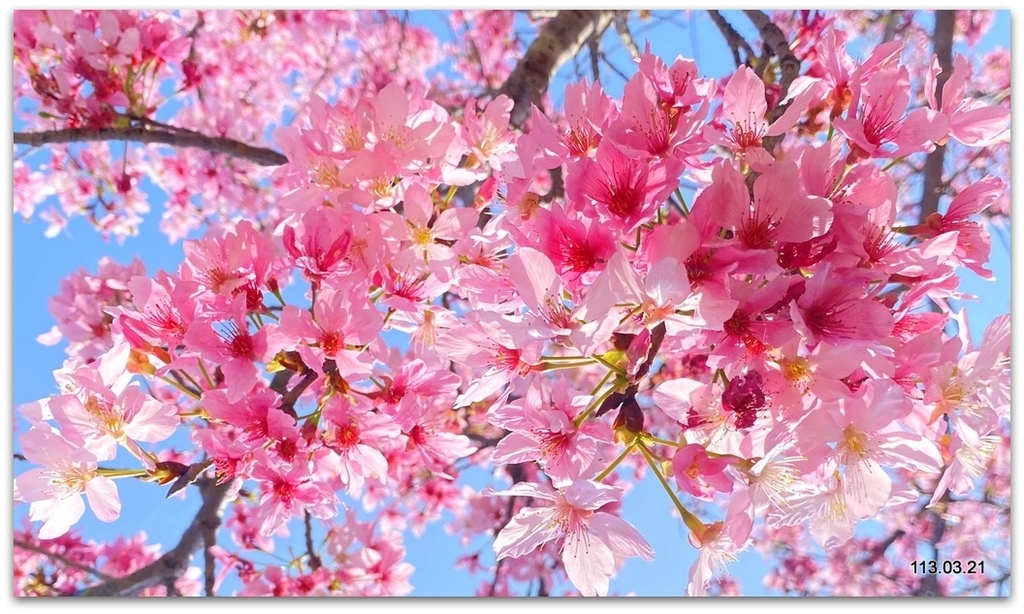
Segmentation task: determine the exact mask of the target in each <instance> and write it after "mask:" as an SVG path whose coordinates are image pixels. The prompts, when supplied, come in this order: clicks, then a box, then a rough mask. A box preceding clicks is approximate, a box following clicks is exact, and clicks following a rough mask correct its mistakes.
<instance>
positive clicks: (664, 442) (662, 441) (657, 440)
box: [644, 435, 680, 448]
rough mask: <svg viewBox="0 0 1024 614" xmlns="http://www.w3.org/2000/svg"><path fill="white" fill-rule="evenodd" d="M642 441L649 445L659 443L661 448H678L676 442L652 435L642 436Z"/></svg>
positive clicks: (678, 444)
mask: <svg viewBox="0 0 1024 614" xmlns="http://www.w3.org/2000/svg"><path fill="white" fill-rule="evenodd" d="M644 439H646V440H647V441H650V442H651V443H660V444H661V445H663V446H671V447H673V448H678V447H679V446H680V443H679V442H678V441H669V440H668V439H662V438H661V437H655V436H653V435H644Z"/></svg>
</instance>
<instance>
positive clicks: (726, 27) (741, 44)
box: [708, 10, 757, 68]
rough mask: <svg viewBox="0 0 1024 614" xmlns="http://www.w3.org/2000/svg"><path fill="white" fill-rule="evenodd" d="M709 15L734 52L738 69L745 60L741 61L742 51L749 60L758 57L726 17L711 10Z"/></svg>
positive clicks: (733, 57) (734, 59)
mask: <svg viewBox="0 0 1024 614" xmlns="http://www.w3.org/2000/svg"><path fill="white" fill-rule="evenodd" d="M708 15H710V16H711V21H713V22H715V25H716V26H718V31H719V32H721V33H722V36H724V37H725V42H726V43H727V44H728V45H729V49H730V50H731V51H732V59H733V61H735V62H736V67H737V68H739V67H740V65H742V64H743V60H741V59H740V49H743V51H745V52H746V54H747V57H748V58H752V57H754V56H755V55H757V54H756V53H754V50H753V48H751V46H750V43H748V42H747V39H745V38H743V36H742V35H740V33H739V32H737V31H736V28H734V27H732V24H731V23H729V22H728V21H726V19H725V17H722V14H721V13H719V12H718V11H714V10H709V11H708Z"/></svg>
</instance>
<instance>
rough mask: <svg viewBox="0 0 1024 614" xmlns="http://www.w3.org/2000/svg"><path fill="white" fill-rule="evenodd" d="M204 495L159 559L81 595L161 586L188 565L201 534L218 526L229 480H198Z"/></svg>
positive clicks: (121, 593)
mask: <svg viewBox="0 0 1024 614" xmlns="http://www.w3.org/2000/svg"><path fill="white" fill-rule="evenodd" d="M196 484H197V485H198V486H199V492H200V493H201V495H202V497H203V504H202V506H201V507H200V508H199V511H198V512H197V513H196V517H195V518H194V519H193V520H192V524H190V525H189V526H188V528H187V529H185V532H184V533H183V534H182V536H181V539H180V540H179V541H178V545H177V546H175V547H174V548H173V549H171V550H169V551H168V552H166V553H164V555H163V556H161V557H160V558H159V559H157V560H155V561H153V562H152V563H150V564H149V565H146V566H145V567H143V568H141V569H138V570H136V571H134V572H132V573H130V574H128V575H127V576H125V577H123V578H117V579H116V580H110V581H108V582H104V583H102V584H97V585H96V586H93V587H91V588H88V589H86V590H85V591H83V592H82V596H84V597H120V596H129V595H135V594H137V593H138V592H139V591H142V590H144V589H147V588H150V587H152V586H160V585H162V584H163V583H164V582H166V581H168V580H172V581H173V580H175V579H177V578H179V577H181V575H182V574H183V573H184V572H185V570H186V569H187V568H188V563H189V560H190V559H191V558H192V553H194V552H195V551H196V550H198V549H199V547H200V545H201V544H202V543H203V534H204V533H206V532H207V531H210V530H214V531H215V530H216V529H217V527H219V526H220V522H221V514H222V512H223V509H224V505H225V504H226V503H227V494H228V492H229V491H230V490H231V487H232V484H231V483H230V482H228V483H225V484H217V483H216V482H215V481H214V480H213V479H212V478H202V479H200V480H199V481H198V482H197V483H196Z"/></svg>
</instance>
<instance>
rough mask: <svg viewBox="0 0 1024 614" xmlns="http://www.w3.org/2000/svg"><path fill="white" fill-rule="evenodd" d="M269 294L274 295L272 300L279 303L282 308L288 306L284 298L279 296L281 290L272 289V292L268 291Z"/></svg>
mask: <svg viewBox="0 0 1024 614" xmlns="http://www.w3.org/2000/svg"><path fill="white" fill-rule="evenodd" d="M270 293H271V294H273V295H274V298H276V299H277V300H279V301H281V306H282V307H284V306H285V305H287V304H288V303H286V302H285V300H284V297H283V296H281V289H280V288H274V289H273V290H271V291H270Z"/></svg>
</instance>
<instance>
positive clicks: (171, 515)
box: [10, 12, 1020, 595]
mask: <svg viewBox="0 0 1024 614" xmlns="http://www.w3.org/2000/svg"><path fill="white" fill-rule="evenodd" d="M695 15H696V17H695V20H694V21H690V22H689V23H687V27H686V28H685V29H683V30H681V31H680V30H674V31H672V32H667V31H666V32H657V31H655V30H650V31H648V34H650V35H651V36H652V39H651V44H652V47H653V49H654V51H655V52H656V53H659V54H660V55H662V56H663V57H665V58H666V59H667V60H669V61H670V60H671V59H672V58H673V57H675V55H677V54H681V55H684V56H686V57H693V58H695V59H697V60H698V65H699V67H700V70H701V73H702V74H703V75H706V76H720V75H722V74H725V73H726V72H728V71H730V70H731V69H732V68H733V66H732V62H731V55H730V54H729V52H728V51H727V49H726V47H725V46H724V44H723V43H722V40H721V37H720V35H719V34H718V32H717V30H715V28H714V26H713V25H712V24H711V22H710V20H709V19H708V17H707V15H706V14H705V13H703V12H700V13H696V14H695ZM726 16H727V18H729V19H730V20H731V21H733V23H734V24H735V25H737V26H738V27H744V26H745V24H747V23H748V22H747V21H746V20H745V18H743V17H742V16H739V17H736V16H734V15H730V14H729V13H726ZM684 21H685V18H684ZM1009 21H1010V20H1009V18H1008V15H1007V14H1005V13H1004V14H1002V15H1001V19H1000V21H999V22H998V23H997V28H996V30H995V33H994V34H993V35H992V36H990V38H991V39H993V40H1001V41H1008V40H1009ZM427 22H429V19H428V20H426V21H425V23H427ZM441 32H447V30H446V29H443V30H441ZM638 38H640V36H638ZM606 43H608V44H609V46H615V45H616V41H615V35H614V32H609V33H608V35H607V37H606ZM638 44H640V46H641V48H642V47H643V41H642V40H638ZM581 59H582V60H583V67H582V72H583V74H584V75H587V74H589V67H588V66H587V65H586V56H585V54H584V56H583V57H582V58H581ZM613 61H615V63H616V65H617V66H618V67H619V68H620V69H624V70H626V71H627V74H631V72H632V70H631V66H630V62H629V60H628V58H626V57H625V56H623V55H621V54H620V55H618V56H617V57H616V59H615V60H613ZM567 72H568V73H571V67H569V68H568V69H563V71H562V73H561V75H560V77H559V78H558V79H557V80H556V82H555V83H554V84H553V85H552V87H551V93H552V97H553V99H555V100H559V99H560V93H561V91H562V89H563V87H564V83H565V77H564V75H565V74H566V73H567ZM609 74H610V73H609ZM621 84H622V82H621V79H618V78H616V77H614V76H610V77H609V80H608V82H606V84H605V85H606V88H607V89H608V91H609V92H610V93H612V94H618V93H619V91H620V89H619V88H621ZM1016 158H1017V159H1018V160H1019V159H1020V156H1016ZM154 204H156V201H154ZM154 208H155V210H156V211H155V212H156V213H157V215H153V214H151V215H150V216H149V218H148V219H147V220H146V222H144V223H143V225H142V228H141V233H140V235H139V236H138V237H135V238H132V239H129V240H127V241H126V242H125V243H124V244H123V245H118V244H117V243H116V242H104V241H103V240H102V239H100V237H99V236H98V235H97V234H96V233H95V232H94V231H93V230H92V229H91V228H90V227H88V225H87V224H85V223H83V222H82V220H81V219H79V218H76V219H74V220H73V221H72V222H71V224H70V225H69V232H67V233H65V234H62V235H61V236H59V237H56V238H54V239H46V238H44V237H43V230H44V228H45V223H43V222H40V221H39V220H33V221H32V222H29V223H25V222H23V221H22V220H21V219H20V218H18V217H17V216H15V217H14V219H13V220H12V233H11V237H12V254H13V267H12V268H11V269H10V270H11V271H12V274H13V275H12V290H13V297H14V298H13V300H12V302H11V305H12V312H13V314H12V315H13V320H12V324H13V326H12V329H11V337H10V339H11V346H10V347H12V348H13V349H12V352H13V357H12V358H13V360H12V361H11V362H10V364H11V365H12V370H11V377H12V379H11V382H12V386H11V390H12V401H13V407H17V406H18V405H20V404H22V403H25V402H28V401H32V400H35V399H38V398H41V397H44V396H47V395H49V394H51V393H52V392H54V390H55V389H54V384H53V380H52V378H51V377H50V372H51V371H52V370H53V369H55V368H57V367H59V366H60V363H61V362H62V360H63V359H64V354H63V350H62V348H61V347H60V346H58V347H45V346H42V345H40V344H38V343H36V341H35V337H36V336H37V335H38V334H40V333H42V332H45V331H47V330H48V329H49V328H50V326H51V325H52V324H53V320H52V317H51V316H50V315H49V312H48V310H47V308H46V304H47V301H48V300H49V298H50V297H51V296H53V295H54V294H56V293H57V291H58V287H59V283H60V280H61V279H63V278H64V277H66V276H67V275H69V274H70V273H72V272H73V271H75V270H77V269H79V268H80V267H85V268H87V269H89V270H90V271H94V270H95V269H96V263H97V262H98V260H99V259H100V258H101V257H102V256H104V255H109V256H111V257H112V258H113V259H114V260H116V261H118V262H121V263H128V262H130V261H131V259H132V258H133V257H134V256H135V255H136V254H138V255H139V256H141V257H142V259H143V260H144V261H145V263H146V266H147V271H148V272H149V273H150V274H152V273H154V272H155V271H157V270H158V269H167V270H173V269H174V268H176V267H177V265H178V264H179V263H180V261H181V259H182V256H181V245H180V244H177V245H169V244H168V242H167V240H166V238H165V237H164V236H163V235H161V234H160V233H159V232H158V231H157V222H158V219H157V217H158V212H159V206H155V207H154ZM1007 249H1008V245H1004V244H1003V243H1002V242H1001V241H1000V240H999V239H994V240H993V251H992V262H991V265H990V267H991V268H992V270H993V271H994V273H995V275H996V279H997V281H996V282H985V281H983V280H980V279H978V278H977V277H975V276H973V275H971V274H970V273H966V272H965V275H964V277H965V279H964V281H963V283H962V288H963V289H965V290H967V291H969V292H972V293H974V294H977V295H978V296H979V297H981V302H980V303H979V304H978V305H977V309H972V329H974V333H975V335H976V336H977V335H979V334H980V331H981V330H982V329H983V328H984V324H985V323H986V322H987V321H988V320H990V319H991V318H992V317H994V316H995V315H998V314H1000V313H1005V312H1006V311H1008V310H1009V308H1010V293H1009V291H1008V288H1009V286H1008V283H1009V279H1010V258H1009V253H1008V251H1007ZM27 468H28V467H27V465H26V464H24V463H16V464H15V466H14V469H13V473H14V474H17V473H20V472H22V471H24V470H25V469H27ZM130 486H131V484H129V483H128V482H127V481H123V480H122V481H121V482H120V483H119V487H120V492H121V496H122V500H123V505H124V507H123V515H122V518H121V519H120V520H118V522H117V523H115V524H113V525H106V524H103V523H99V522H96V521H95V520H93V519H91V514H90V513H89V512H87V515H86V518H85V519H84V521H83V523H82V524H81V525H80V527H81V528H82V529H83V530H84V531H85V534H86V536H87V537H90V538H94V539H97V540H102V539H107V538H111V537H114V536H116V535H119V534H132V533H134V532H136V531H139V530H146V531H147V532H148V534H149V535H150V537H151V538H152V539H153V540H154V541H158V542H162V543H163V544H164V545H165V546H170V545H173V543H175V542H176V540H177V538H178V536H179V535H180V534H181V531H182V530H183V528H184V526H185V525H187V523H188V522H189V521H190V519H191V513H190V512H191V510H192V509H195V507H196V506H197V505H198V504H197V502H196V501H194V500H193V501H189V502H185V504H184V505H183V503H182V502H181V501H179V500H177V499H172V500H166V499H164V498H163V497H162V494H157V493H154V492H153V491H154V490H156V487H154V486H151V485H141V487H138V488H131V487H130ZM153 495H156V496H153ZM624 507H625V511H624V516H625V517H626V518H627V519H629V520H631V521H632V522H634V524H635V525H636V526H637V527H638V528H639V529H640V531H641V532H642V533H643V534H644V535H645V537H647V538H648V540H649V541H650V542H651V543H652V545H653V546H654V548H655V550H656V552H657V555H656V559H655V561H653V562H644V561H641V560H639V559H633V560H631V561H630V562H628V563H627V565H626V566H625V568H624V569H623V570H622V572H621V573H620V574H619V575H618V576H617V577H616V578H615V579H614V580H613V583H612V590H613V591H619V592H622V593H625V592H630V591H632V592H635V593H637V594H641V595H676V594H682V592H683V591H684V590H685V585H686V573H687V569H688V568H689V566H690V563H691V562H692V558H693V550H692V548H691V547H690V546H689V544H688V543H687V540H686V534H685V531H684V530H683V528H682V525H681V523H680V522H679V521H678V520H676V519H675V518H674V517H673V516H672V514H671V508H672V505H671V502H670V501H669V500H668V499H667V498H666V497H665V496H664V493H663V492H662V491H661V490H660V487H659V486H658V484H657V483H656V482H655V481H654V480H653V478H652V479H648V480H646V481H645V482H644V483H642V484H640V485H638V486H637V487H636V488H635V489H634V490H633V491H632V492H630V493H629V494H628V495H627V497H626V499H625V502H624ZM22 513H23V508H22V509H21V510H18V511H16V513H15V517H16V518H19V517H20V516H21V514H22ZM446 522H447V519H445V520H442V521H441V522H436V523H433V524H431V525H429V526H428V529H427V532H426V533H425V535H424V536H423V537H421V538H416V537H414V536H412V535H411V534H407V538H406V540H407V541H406V547H407V549H408V551H409V560H410V562H412V563H413V564H414V565H415V566H416V568H417V572H416V574H415V575H414V576H413V579H412V581H413V584H414V585H417V586H418V590H417V591H416V592H415V593H414V595H452V594H472V591H473V589H474V588H475V586H476V583H477V581H479V580H480V579H481V578H480V577H477V578H469V577H468V576H466V575H465V574H462V573H459V572H456V573H452V571H451V570H452V568H453V564H454V560H455V558H456V557H457V556H459V554H461V552H460V551H459V550H458V549H457V548H453V547H452V544H453V543H454V540H453V539H452V538H451V537H450V536H448V535H447V534H446V533H445V532H444V529H443V526H444V524H445V523H446ZM759 562H760V557H759V555H757V554H755V553H751V552H749V551H748V553H746V554H745V555H743V556H741V558H740V560H739V561H738V562H737V563H736V564H734V565H733V566H732V567H731V569H730V571H731V573H732V574H734V575H735V576H737V577H738V578H739V579H740V580H741V582H742V584H743V588H744V592H745V593H747V594H756V593H757V592H758V591H760V590H761V588H760V579H761V575H762V566H761V565H760V564H759Z"/></svg>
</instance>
